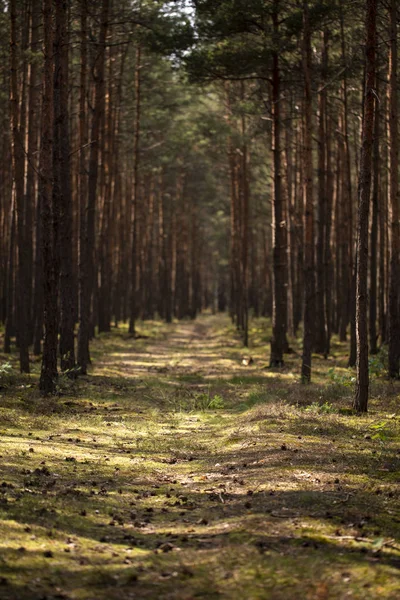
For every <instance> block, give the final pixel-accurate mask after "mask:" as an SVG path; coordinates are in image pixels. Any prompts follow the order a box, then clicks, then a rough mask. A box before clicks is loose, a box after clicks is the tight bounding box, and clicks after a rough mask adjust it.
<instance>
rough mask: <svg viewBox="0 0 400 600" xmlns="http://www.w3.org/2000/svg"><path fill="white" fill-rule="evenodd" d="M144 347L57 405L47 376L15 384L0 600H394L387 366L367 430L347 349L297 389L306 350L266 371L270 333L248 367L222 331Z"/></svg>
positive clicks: (152, 338) (7, 444) (112, 353)
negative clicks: (43, 388)
mask: <svg viewBox="0 0 400 600" xmlns="http://www.w3.org/2000/svg"><path fill="white" fill-rule="evenodd" d="M139 330H140V333H141V334H142V337H141V338H140V339H137V340H133V339H132V338H130V337H129V335H128V334H127V332H126V330H124V329H121V330H118V331H117V330H114V331H113V333H112V334H106V335H101V336H99V337H98V338H97V339H96V340H95V342H94V344H93V362H94V366H93V369H92V371H91V373H90V374H89V375H88V376H87V377H83V378H80V379H79V380H78V381H76V382H73V381H70V380H68V379H67V378H60V390H59V396H58V397H55V398H54V399H51V400H44V399H41V398H40V397H39V395H38V392H37V386H36V383H37V377H38V372H39V361H37V362H35V364H34V369H33V371H34V372H33V374H32V375H31V376H30V377H20V376H17V375H15V373H16V370H13V371H11V370H8V368H7V367H6V368H4V367H3V369H2V379H1V381H2V389H1V391H0V394H1V402H0V404H1V406H0V457H1V459H0V599H1V600H11V599H12V600H39V599H42V600H45V599H46V600H53V599H56V598H57V599H64V600H75V599H76V600H103V599H104V600H113V599H122V598H123V599H124V600H125V599H126V600H129V599H134V598H135V599H142V598H143V599H163V600H164V599H165V600H168V599H171V600H192V599H193V600H194V599H197V598H203V599H207V600H213V599H214V598H215V599H216V598H223V599H233V600H236V599H238V600H239V599H240V600H242V599H246V600H247V599H250V600H253V599H273V600H275V599H276V600H290V599H292V598H293V599H299V600H300V599H301V600H302V599H305V600H325V599H331V598H332V599H344V598H351V599H375V598H376V599H378V598H380V599H381V598H385V599H389V598H390V599H393V600H394V599H398V598H400V577H399V575H400V503H399V499H400V491H399V480H400V408H399V406H400V405H399V395H400V387H399V385H398V384H395V385H393V384H390V383H389V382H388V381H386V380H385V379H384V377H383V374H382V365H381V362H380V360H381V359H380V358H376V359H374V360H373V361H371V374H372V376H373V383H372V400H371V409H370V412H369V414H368V416H365V417H358V416H356V415H354V414H352V412H351V410H350V407H351V399H352V393H353V383H352V376H353V373H352V372H349V371H348V370H347V369H346V368H345V364H346V356H345V354H346V350H347V347H346V345H341V344H339V343H335V344H334V346H333V357H331V358H330V359H329V360H328V361H324V360H322V359H317V358H316V359H315V361H314V366H315V371H314V379H315V383H312V384H311V385H309V386H302V385H301V384H300V383H299V376H298V375H299V366H300V358H299V356H298V353H299V352H300V348H299V347H298V346H297V345H296V343H295V342H293V348H294V350H295V353H294V354H292V355H290V356H289V357H288V362H287V366H286V367H285V368H284V369H283V370H281V371H279V372H278V371H271V370H270V369H268V339H269V336H270V331H269V330H268V327H267V325H266V324H265V322H263V321H261V320H260V321H256V322H255V324H254V325H253V329H252V332H251V338H252V340H253V348H252V349H251V350H250V353H251V355H252V357H253V360H254V362H252V364H251V365H249V366H244V365H243V364H242V358H243V356H244V355H246V352H245V351H244V350H243V348H242V346H241V344H240V341H239V339H238V337H237V335H236V333H235V331H234V329H233V328H232V326H231V325H230V323H229V320H228V318H227V317H224V316H211V315H206V316H203V317H200V319H198V320H197V321H195V322H181V323H175V324H173V325H170V326H167V325H165V324H162V323H156V322H152V323H147V324H140V327H139ZM296 352H297V353H296ZM0 358H1V362H3V363H4V362H5V361H6V360H7V357H5V356H4V355H3V356H1V357H0ZM14 361H15V357H14V358H13V359H12V362H13V364H14ZM15 364H16V363H15Z"/></svg>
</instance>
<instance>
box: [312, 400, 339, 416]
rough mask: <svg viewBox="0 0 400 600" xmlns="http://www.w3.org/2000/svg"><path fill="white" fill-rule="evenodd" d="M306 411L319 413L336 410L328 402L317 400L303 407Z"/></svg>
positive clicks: (328, 412) (334, 411)
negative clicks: (321, 402)
mask: <svg viewBox="0 0 400 600" xmlns="http://www.w3.org/2000/svg"><path fill="white" fill-rule="evenodd" d="M305 410H306V412H310V413H317V414H321V415H324V414H325V415H326V414H328V415H329V414H332V413H336V412H337V408H335V407H334V406H333V405H332V404H331V403H330V402H324V403H323V404H320V403H319V402H313V403H312V404H310V405H309V406H306V408H305Z"/></svg>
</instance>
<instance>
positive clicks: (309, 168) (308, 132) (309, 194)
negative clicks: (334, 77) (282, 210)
mask: <svg viewBox="0 0 400 600" xmlns="http://www.w3.org/2000/svg"><path fill="white" fill-rule="evenodd" d="M303 27H304V31H303V48H302V59H303V73H304V92H305V98H304V148H303V160H304V195H305V198H304V208H305V215H304V322H303V326H304V335H303V360H302V367H301V378H302V381H303V383H309V382H310V381H311V354H312V348H313V342H314V320H315V296H314V294H315V273H314V198H313V196H314V194H313V163H312V134H313V127H312V111H313V108H312V91H311V31H310V16H309V7H308V0H304V2H303Z"/></svg>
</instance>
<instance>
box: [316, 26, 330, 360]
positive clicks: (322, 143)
mask: <svg viewBox="0 0 400 600" xmlns="http://www.w3.org/2000/svg"><path fill="white" fill-rule="evenodd" d="M327 45H328V33H327V31H326V30H325V31H324V33H323V34H322V52H321V85H322V89H321V92H320V95H319V116H318V118H319V127H318V232H317V287H316V319H315V320H316V325H315V351H316V352H319V353H320V354H325V352H326V333H327V327H326V321H325V319H326V311H325V278H326V277H327V273H326V271H325V269H324V262H325V244H326V219H327V214H326V212H327V175H326V161H327V156H326V141H327V131H326V104H327V90H326V85H325V80H326V77H327V68H328V54H327Z"/></svg>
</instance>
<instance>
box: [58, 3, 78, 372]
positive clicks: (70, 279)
mask: <svg viewBox="0 0 400 600" xmlns="http://www.w3.org/2000/svg"><path fill="white" fill-rule="evenodd" d="M67 11H68V3H67V0H58V1H57V2H56V10H55V13H56V14H55V24H56V31H55V44H54V61H55V65H54V153H53V163H54V187H53V194H56V195H57V199H56V200H55V202H56V204H57V205H59V207H60V247H59V252H60V307H61V318H60V356H61V369H62V371H71V370H72V369H73V368H74V367H75V348H74V345H75V344H74V342H75V340H74V328H75V322H74V316H75V315H74V312H75V311H74V289H75V286H74V273H73V252H72V195H71V160H70V143H69V107H68V39H69V36H68V12H67Z"/></svg>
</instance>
